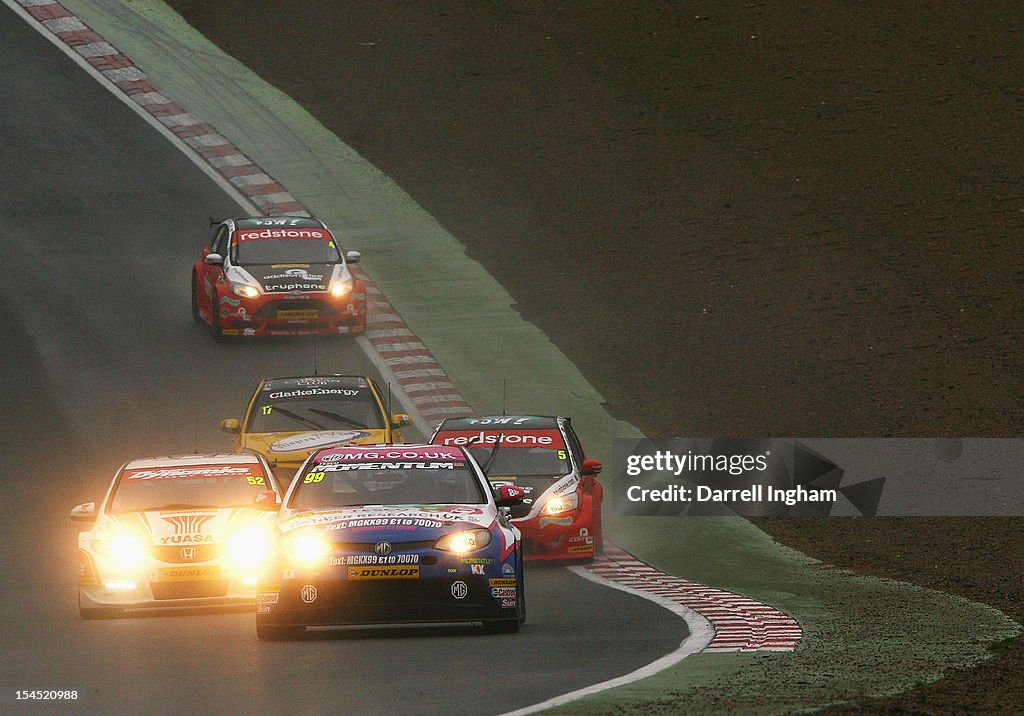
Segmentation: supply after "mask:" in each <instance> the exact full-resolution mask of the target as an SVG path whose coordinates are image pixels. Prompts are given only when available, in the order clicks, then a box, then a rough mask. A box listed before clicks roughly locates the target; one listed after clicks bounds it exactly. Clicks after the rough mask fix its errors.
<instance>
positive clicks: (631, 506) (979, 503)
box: [602, 438, 1024, 517]
mask: <svg viewBox="0 0 1024 716" xmlns="http://www.w3.org/2000/svg"><path fill="white" fill-rule="evenodd" d="M602 477H603V478H604V479H603V481H604V483H605V484H606V485H610V486H611V496H612V509H613V510H614V512H615V513H616V514H619V515H742V516H745V517H756V516H765V517H767V516H808V517H811V516H813V517H827V516H857V515H864V516H876V515H877V516H891V517H898V516H935V517H939V516H945V517H954V516H1009V515H1018V516H1019V515H1024V440H1022V439H1013V438H963V439H956V438H952V439H950V438H663V439H657V440H650V439H638V440H616V441H615V444H614V449H613V463H612V465H611V466H610V469H608V470H607V471H606V472H605V474H604V475H602Z"/></svg>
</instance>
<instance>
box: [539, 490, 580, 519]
mask: <svg viewBox="0 0 1024 716" xmlns="http://www.w3.org/2000/svg"><path fill="white" fill-rule="evenodd" d="M579 506H580V496H579V495H577V494H576V493H575V492H570V493H569V494H568V495H557V496H555V497H552V498H550V499H549V500H548V501H547V502H545V503H544V509H542V510H541V514H544V515H559V514H561V513H563V512H571V511H572V510H575V509H576V508H577V507H579Z"/></svg>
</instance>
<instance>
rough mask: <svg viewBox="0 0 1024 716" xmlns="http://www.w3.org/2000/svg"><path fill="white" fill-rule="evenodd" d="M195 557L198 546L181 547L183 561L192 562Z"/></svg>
mask: <svg viewBox="0 0 1024 716" xmlns="http://www.w3.org/2000/svg"><path fill="white" fill-rule="evenodd" d="M195 558H196V548H195V547H182V548H181V561H182V562H191V561H192V560H194V559H195Z"/></svg>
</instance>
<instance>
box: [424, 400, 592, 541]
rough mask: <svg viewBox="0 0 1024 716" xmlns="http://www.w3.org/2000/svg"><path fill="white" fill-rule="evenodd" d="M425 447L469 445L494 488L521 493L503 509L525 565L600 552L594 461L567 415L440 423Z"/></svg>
mask: <svg viewBox="0 0 1024 716" xmlns="http://www.w3.org/2000/svg"><path fill="white" fill-rule="evenodd" d="M430 442H432V443H434V444H435V445H457V446H460V447H465V448H469V451H470V452H471V453H472V454H473V457H474V458H476V460H477V462H479V463H480V466H481V467H482V468H483V470H484V474H485V475H487V479H488V480H490V481H491V484H492V485H493V486H494V487H495V488H497V487H500V486H501V485H515V486H516V487H521V488H523V489H524V490H525V491H526V499H524V501H523V504H522V505H521V506H516V507H512V508H511V510H512V524H513V525H515V526H516V527H518V528H519V529H520V531H522V533H523V549H524V552H525V554H526V559H527V560H528V561H529V560H567V559H572V560H575V559H593V558H594V557H596V556H597V555H599V554H601V552H602V548H603V541H602V536H601V501H602V497H603V495H604V489H603V488H602V487H601V483H600V482H598V480H597V473H599V472H600V471H601V463H600V462H598V461H597V460H588V459H587V458H586V457H585V455H584V454H583V448H582V447H581V446H580V441H579V439H578V438H577V437H576V433H575V432H574V431H573V429H572V425H571V424H570V421H569V418H548V417H539V416H535V415H496V416H490V417H480V418H447V419H445V420H444V422H442V423H441V424H440V425H439V426H438V428H437V431H436V432H435V433H434V437H433V438H431V440H430Z"/></svg>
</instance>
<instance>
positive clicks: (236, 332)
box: [216, 292, 366, 336]
mask: <svg viewBox="0 0 1024 716" xmlns="http://www.w3.org/2000/svg"><path fill="white" fill-rule="evenodd" d="M229 301H230V302H229ZM216 320H218V321H219V326H220V331H221V333H223V334H224V335H227V336H295V335H345V334H358V333H362V332H364V331H365V330H366V300H365V292H361V293H359V294H357V295H354V296H353V298H352V300H351V301H350V302H348V303H342V302H339V301H335V300H332V299H330V298H329V297H328V296H327V294H308V295H304V296H301V297H298V298H282V297H280V296H275V295H267V296H263V297H262V298H259V299H256V300H251V301H249V300H239V299H236V298H232V297H223V298H221V305H220V308H219V311H218V316H217V317H216Z"/></svg>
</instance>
